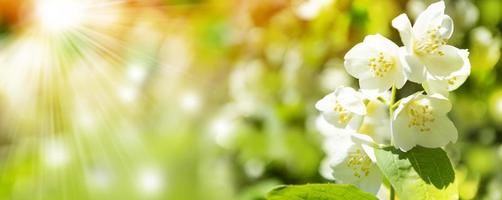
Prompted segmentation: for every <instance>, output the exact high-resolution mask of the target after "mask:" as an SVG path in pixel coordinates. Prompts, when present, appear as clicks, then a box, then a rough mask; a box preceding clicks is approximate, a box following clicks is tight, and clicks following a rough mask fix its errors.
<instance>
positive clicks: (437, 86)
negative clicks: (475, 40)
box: [422, 49, 471, 96]
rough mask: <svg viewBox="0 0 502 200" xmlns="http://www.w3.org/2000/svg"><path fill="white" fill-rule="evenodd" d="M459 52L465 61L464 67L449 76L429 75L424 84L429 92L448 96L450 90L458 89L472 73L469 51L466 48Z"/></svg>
mask: <svg viewBox="0 0 502 200" xmlns="http://www.w3.org/2000/svg"><path fill="white" fill-rule="evenodd" d="M459 54H460V56H461V57H462V60H463V61H464V64H463V65H462V67H461V68H460V69H459V70H458V71H455V72H453V73H452V74H450V75H449V76H447V77H440V78H436V77H429V78H427V81H426V82H424V83H423V84H422V85H423V87H424V89H425V91H427V93H428V94H434V93H439V94H441V95H443V96H448V91H453V90H456V89H457V88H458V87H460V86H461V85H462V84H463V83H464V82H465V80H467V77H468V76H469V74H470V73H471V63H470V62H469V52H468V51H467V50H465V49H462V50H459Z"/></svg>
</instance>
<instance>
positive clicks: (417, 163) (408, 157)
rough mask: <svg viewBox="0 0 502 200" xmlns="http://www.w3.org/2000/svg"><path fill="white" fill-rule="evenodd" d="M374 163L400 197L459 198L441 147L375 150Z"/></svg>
mask: <svg viewBox="0 0 502 200" xmlns="http://www.w3.org/2000/svg"><path fill="white" fill-rule="evenodd" d="M375 155H376V158H377V165H378V167H379V168H380V169H381V170H382V172H383V174H384V175H385V177H386V178H387V179H388V180H389V182H390V183H391V184H392V186H393V187H394V189H395V190H396V193H397V195H398V196H399V197H400V199H401V200H407V199H412V200H425V199H427V200H428V199H431V200H432V199H445V200H447V199H458V191H457V186H456V184H455V183H454V180H455V172H454V171H453V167H452V165H451V163H450V160H449V158H448V156H447V155H446V152H444V150H443V149H441V148H435V149H430V148H424V147H420V146H417V147H415V148H413V149H411V150H410V151H408V152H402V151H401V150H399V149H396V148H394V147H386V148H383V149H375Z"/></svg>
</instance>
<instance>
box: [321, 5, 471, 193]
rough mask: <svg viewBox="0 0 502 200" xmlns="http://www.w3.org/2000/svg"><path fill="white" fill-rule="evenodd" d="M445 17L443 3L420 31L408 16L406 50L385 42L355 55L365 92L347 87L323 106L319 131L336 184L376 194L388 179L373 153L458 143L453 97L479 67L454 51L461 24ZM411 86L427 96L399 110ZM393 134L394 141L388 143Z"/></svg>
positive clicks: (364, 45) (372, 42) (350, 65)
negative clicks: (384, 147) (402, 92)
mask: <svg viewBox="0 0 502 200" xmlns="http://www.w3.org/2000/svg"><path fill="white" fill-rule="evenodd" d="M444 9H445V5H444V2H443V1H439V2H437V3H434V4H432V5H430V6H429V7H428V8H427V9H425V10H424V11H423V12H422V13H421V14H420V15H419V16H418V17H417V19H416V21H415V24H414V25H413V26H412V25H411V23H410V20H409V19H408V17H407V16H406V14H401V15H399V16H398V17H396V18H395V19H394V20H393V21H392V26H393V27H394V28H396V29H397V30H398V31H399V34H400V37H401V40H402V42H403V44H404V46H403V47H399V46H398V45H396V44H394V43H393V42H392V41H390V40H389V39H387V38H385V37H383V36H381V35H378V34H377V35H369V36H366V37H365V38H364V41H363V42H361V43H359V44H357V45H355V46H354V47H353V48H352V49H351V50H349V52H347V54H346V55H345V57H344V59H345V63H344V64H345V69H346V70H347V72H348V73H349V74H350V75H352V76H353V77H355V78H357V79H359V86H360V88H361V89H360V91H356V90H354V89H352V88H350V87H339V88H337V89H336V90H335V91H334V92H333V93H331V94H328V95H327V96H325V97H324V98H323V99H321V100H319V101H318V102H317V103H316V105H315V106H316V108H317V109H318V110H319V111H320V112H321V113H322V114H321V115H322V117H320V118H319V120H318V127H319V129H320V131H321V132H322V133H323V134H324V135H325V136H326V138H327V139H326V141H325V144H324V147H325V151H326V154H327V158H326V160H325V161H324V163H323V169H328V170H329V172H330V173H328V174H329V175H330V176H329V178H333V179H335V180H337V181H339V182H342V183H349V184H354V185H357V186H359V187H360V188H361V189H363V190H365V191H367V192H371V193H376V192H377V190H378V189H379V187H380V185H381V183H382V175H381V173H380V171H379V169H378V168H377V167H376V164H375V156H374V153H373V147H376V146H378V145H381V144H382V143H383V144H385V143H389V142H390V144H392V145H394V146H395V147H396V148H399V149H400V150H401V151H409V150H410V149H412V148H413V147H415V146H417V145H420V146H423V147H428V148H437V147H443V146H445V145H447V144H448V143H449V142H455V141H456V140H457V129H456V128H455V126H454V124H453V122H452V121H451V120H450V119H448V117H447V113H448V112H449V111H450V109H451V103H450V101H449V99H448V92H449V91H452V90H455V89H457V88H458V87H459V86H460V85H462V84H463V83H464V82H465V80H466V79H467V77H468V76H469V74H470V68H471V66H470V63H469V59H468V52H467V50H464V49H458V48H456V47H453V46H451V45H448V44H447V41H448V39H449V38H450V37H451V35H452V33H453V21H452V19H451V18H450V17H449V16H448V15H445V13H444ZM408 80H409V81H412V82H415V83H419V84H422V86H423V88H424V90H425V91H426V93H424V92H422V91H421V92H417V93H415V94H412V95H410V96H408V97H406V98H403V99H401V100H399V101H397V102H395V92H396V89H400V88H402V87H403V86H404V84H405V83H406V81H408ZM389 91H392V92H389ZM389 94H390V95H389ZM382 107H384V109H383V110H384V111H383V112H382V109H381V108H382ZM389 132H390V136H389V137H388V138H389V140H390V141H389V140H387V142H386V140H384V139H383V140H382V139H381V136H382V135H386V134H387V135H388V134H389ZM374 141H377V142H378V143H375V142H374Z"/></svg>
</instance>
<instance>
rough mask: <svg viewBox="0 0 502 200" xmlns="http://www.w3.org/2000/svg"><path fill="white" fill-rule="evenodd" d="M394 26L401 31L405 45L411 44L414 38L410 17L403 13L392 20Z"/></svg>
mask: <svg viewBox="0 0 502 200" xmlns="http://www.w3.org/2000/svg"><path fill="white" fill-rule="evenodd" d="M392 27H394V28H395V29H397V31H399V36H401V41H402V42H403V44H404V45H405V46H408V47H409V46H411V40H412V37H413V35H412V29H411V23H410V19H408V15H406V14H401V15H399V16H397V17H396V18H394V19H393V20H392Z"/></svg>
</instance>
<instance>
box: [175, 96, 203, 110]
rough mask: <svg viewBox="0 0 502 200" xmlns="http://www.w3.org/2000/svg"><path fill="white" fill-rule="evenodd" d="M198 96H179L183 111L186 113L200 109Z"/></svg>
mask: <svg viewBox="0 0 502 200" xmlns="http://www.w3.org/2000/svg"><path fill="white" fill-rule="evenodd" d="M201 103H202V102H201V99H200V96H199V95H198V94H197V93H195V92H186V93H185V94H183V95H182V96H181V99H180V105H181V108H183V110H185V111H188V112H195V111H197V110H199V109H200V107H201V105H202V104H201Z"/></svg>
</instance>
